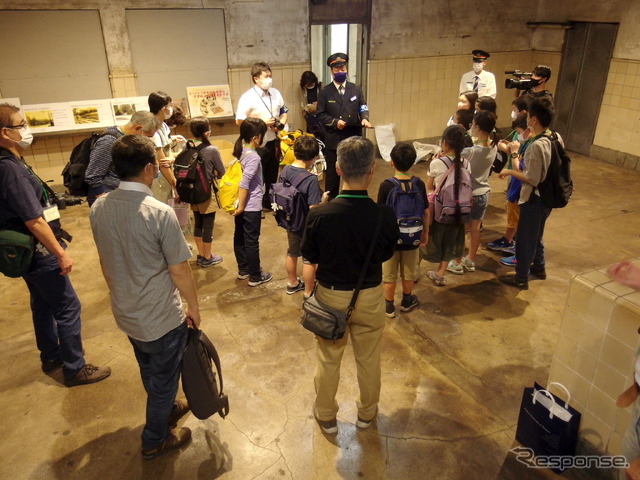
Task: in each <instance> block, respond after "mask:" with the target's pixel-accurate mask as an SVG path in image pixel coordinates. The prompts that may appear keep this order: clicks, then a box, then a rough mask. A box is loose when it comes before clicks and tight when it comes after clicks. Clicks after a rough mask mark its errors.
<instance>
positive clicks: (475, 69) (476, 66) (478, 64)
mask: <svg viewBox="0 0 640 480" xmlns="http://www.w3.org/2000/svg"><path fill="white" fill-rule="evenodd" d="M483 67H484V65H482V62H473V72H474V73H480V72H481V71H482V68H483Z"/></svg>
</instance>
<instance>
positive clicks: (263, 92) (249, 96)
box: [236, 62, 289, 210]
mask: <svg viewBox="0 0 640 480" xmlns="http://www.w3.org/2000/svg"><path fill="white" fill-rule="evenodd" d="M251 80H252V81H253V83H254V85H253V87H252V88H251V89H249V90H247V91H246V92H244V93H243V94H242V96H241V97H240V100H239V101H238V108H237V109H236V124H237V125H238V126H239V125H241V124H242V121H243V120H244V119H245V118H247V117H253V118H259V119H261V120H263V121H264V123H266V124H267V127H268V128H267V134H266V135H265V137H264V140H263V142H266V143H263V145H261V146H260V147H259V148H258V149H257V150H256V151H257V152H258V155H260V162H261V163H262V171H263V173H264V187H265V191H264V195H263V197H262V207H263V208H265V209H268V210H270V209H271V201H270V200H269V188H270V187H271V184H272V183H276V182H277V181H278V163H279V159H278V156H279V152H280V149H279V148H278V147H279V146H278V142H279V140H278V138H277V136H276V133H277V132H278V130H282V129H283V128H284V126H285V124H286V123H287V117H288V113H287V112H288V111H289V109H288V108H287V106H286V104H285V103H284V98H282V95H281V94H280V92H279V91H278V90H276V89H275V88H272V87H271V85H272V83H273V80H272V78H271V67H270V66H269V65H268V64H267V63H264V62H258V63H255V64H254V65H253V68H252V69H251Z"/></svg>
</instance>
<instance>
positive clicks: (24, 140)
mask: <svg viewBox="0 0 640 480" xmlns="http://www.w3.org/2000/svg"><path fill="white" fill-rule="evenodd" d="M18 133H19V134H20V138H21V139H20V141H19V142H18V145H20V148H22V149H23V150H26V149H27V148H29V147H30V146H31V143H32V142H33V133H31V130H29V126H28V125H25V126H24V127H22V128H21V129H19V130H18Z"/></svg>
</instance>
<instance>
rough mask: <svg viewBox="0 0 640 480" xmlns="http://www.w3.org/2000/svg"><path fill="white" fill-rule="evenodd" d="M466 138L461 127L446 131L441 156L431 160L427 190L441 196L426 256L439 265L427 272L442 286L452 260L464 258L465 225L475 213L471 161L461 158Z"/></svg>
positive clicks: (449, 128) (435, 208) (437, 204)
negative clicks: (472, 204) (472, 200)
mask: <svg viewBox="0 0 640 480" xmlns="http://www.w3.org/2000/svg"><path fill="white" fill-rule="evenodd" d="M464 136H465V131H464V128H462V127H461V126H460V125H452V126H450V127H447V128H446V129H445V130H444V132H443V133H442V140H441V142H440V150H441V153H440V155H439V156H438V157H437V158H434V159H432V160H431V163H430V165H429V172H428V174H427V175H428V178H427V190H428V191H429V192H434V191H435V192H437V194H436V195H434V196H435V200H434V202H433V203H434V215H433V219H432V220H433V221H432V223H431V227H430V228H429V240H428V242H427V248H426V251H423V252H424V253H423V256H424V258H425V259H426V260H427V261H429V262H432V263H437V264H438V267H437V269H436V270H430V271H429V272H427V277H429V279H430V280H431V281H432V282H433V283H434V284H435V285H436V286H439V287H440V286H444V285H446V283H447V282H446V279H445V278H444V275H445V271H446V269H447V265H448V263H449V261H450V260H453V259H454V258H457V257H461V256H462V253H463V250H464V230H465V225H464V224H465V222H466V221H467V220H468V218H469V213H470V211H471V179H470V176H471V173H470V170H469V162H468V161H467V160H465V159H462V158H461V154H462V149H463V148H464ZM452 176H453V177H452ZM447 186H448V187H449V188H447ZM452 205H453V206H452Z"/></svg>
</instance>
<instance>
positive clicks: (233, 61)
mask: <svg viewBox="0 0 640 480" xmlns="http://www.w3.org/2000/svg"><path fill="white" fill-rule="evenodd" d="M487 1H488V3H487ZM308 5H309V2H308V1H307V0H277V1H276V0H149V1H143V0H130V1H125V0H109V1H107V0H94V1H80V0H32V1H30V2H28V3H24V2H17V1H6V0H0V10H1V9H12V8H14V9H15V8H17V9H98V10H99V11H100V18H101V22H102V26H103V36H104V40H105V48H106V53H107V59H108V64H109V70H110V82H111V88H112V93H113V96H114V97H119V96H134V95H138V94H143V95H144V94H145V93H146V92H139V91H138V86H137V83H136V78H135V66H134V65H133V61H132V58H131V51H130V46H129V41H128V32H127V27H126V22H125V9H126V8H152V9H160V8H196V9H197V8H223V9H224V12H225V30H226V37H227V58H228V65H229V82H230V86H231V92H232V97H233V99H234V105H235V104H237V98H238V97H239V95H240V94H241V93H242V92H243V91H244V90H246V88H248V87H249V86H250V79H249V73H248V68H249V67H250V65H251V64H253V63H254V62H255V61H257V60H265V61H267V62H269V63H271V65H272V67H273V70H274V85H275V86H276V88H278V89H279V90H281V92H282V93H283V95H284V97H285V100H286V101H287V103H288V105H289V107H290V108H291V115H290V118H291V119H292V123H293V127H294V128H300V127H303V121H302V116H301V114H300V107H299V101H298V89H297V86H296V85H297V83H298V78H299V75H300V73H302V71H304V70H306V69H308V68H309V63H310V52H309V20H308V18H309V8H308ZM527 7H528V8H522V7H521V6H514V4H513V3H512V2H506V1H504V0H485V1H484V2H483V3H482V8H481V11H482V12H483V14H482V15H483V16H482V19H480V18H479V17H478V14H477V13H476V12H478V11H479V10H478V9H474V8H473V5H469V3H468V2H463V1H462V0H451V1H448V0H435V1H430V2H426V1H422V2H416V1H415V0H373V5H372V17H371V28H370V32H369V34H370V48H369V58H370V64H369V77H368V85H367V97H368V102H369V106H370V110H371V119H372V121H373V123H374V125H384V124H389V123H393V124H395V125H396V129H395V133H396V138H397V140H411V139H417V138H428V137H436V136H439V135H440V134H441V133H442V130H443V128H444V125H445V123H446V121H447V119H448V118H449V116H450V115H451V114H452V113H453V111H454V109H455V106H456V98H457V93H458V92H457V89H458V82H459V79H460V76H461V75H462V74H463V73H464V72H466V71H468V70H470V68H471V58H470V55H469V52H470V51H471V50H473V49H474V48H482V49H486V50H488V51H489V52H491V54H492V55H491V58H490V61H489V65H488V67H487V69H488V70H489V71H491V72H493V73H494V74H495V75H496V81H497V83H498V87H499V89H498V97H497V101H498V117H499V120H498V125H499V126H501V127H505V126H508V125H509V124H510V118H509V110H510V103H511V100H512V98H513V91H508V90H505V89H504V88H503V87H502V85H503V84H504V78H505V75H504V74H503V73H502V72H504V70H507V69H514V68H518V69H522V70H525V69H529V68H531V67H532V66H534V65H536V64H538V63H546V64H549V65H550V66H551V67H552V70H553V72H554V74H557V72H558V70H559V66H560V52H561V50H562V43H563V39H564V30H562V29H561V28H557V27H556V28H554V27H546V26H541V27H536V28H531V27H528V26H527V25H526V22H528V21H545V22H565V21H568V20H576V21H608V22H619V23H620V29H619V34H618V39H617V42H616V45H615V49H614V61H613V62H612V66H611V69H610V72H609V77H608V83H607V89H606V91H605V98H604V101H603V105H602V109H601V113H600V116H599V121H598V127H597V131H596V137H595V141H594V148H593V150H592V154H594V155H595V154H598V155H599V158H603V159H605V160H608V161H615V162H616V163H624V164H625V165H626V164H631V163H632V164H633V165H631V168H636V167H637V168H640V162H638V161H637V159H638V158H640V144H639V143H638V140H637V139H638V138H640V135H638V133H640V132H639V131H638V128H639V127H638V125H640V97H639V93H640V88H638V86H639V84H640V40H639V39H638V38H636V36H635V25H636V24H637V23H638V21H640V2H629V1H628V0H627V1H623V0H611V1H609V2H606V3H605V2H599V1H595V0H583V1H580V2H578V1H577V0H573V1H569V2H557V1H551V0H534V1H532V2H530V3H529V4H528V5H527ZM505 9H509V18H510V20H511V22H510V23H509V24H508V25H507V24H505V21H504V18H505V16H504V12H505ZM150 28H152V26H150ZM180 28H183V26H180V27H177V29H176V32H177V34H178V35H179V31H180ZM160 33H161V34H166V32H160ZM177 38H179V37H177ZM177 41H178V40H177ZM206 48H219V46H207V47H206ZM556 79H557V75H554V78H552V81H551V84H550V89H551V90H552V91H553V89H554V87H555V80H556ZM159 88H160V87H159ZM0 93H1V92H0ZM213 133H214V135H218V136H220V137H221V138H224V139H228V140H233V139H234V137H235V135H236V129H235V126H234V125H233V123H219V124H216V125H214V132H213ZM369 136H370V137H373V135H371V134H369ZM76 140H77V139H76V138H75V137H73V136H60V137H58V138H48V139H47V140H46V141H44V140H42V141H41V142H39V144H38V142H36V145H34V149H35V150H34V152H35V153H33V152H28V153H29V154H30V155H32V159H31V160H32V161H33V162H34V165H35V166H36V168H39V167H40V166H41V167H42V168H46V169H47V174H49V173H50V174H51V176H53V175H54V173H55V172H56V171H58V170H59V169H60V163H61V162H63V161H64V160H65V159H66V158H67V156H68V150H69V146H70V145H73V144H74V143H76ZM51 149H52V150H51ZM50 178H53V177H50Z"/></svg>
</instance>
